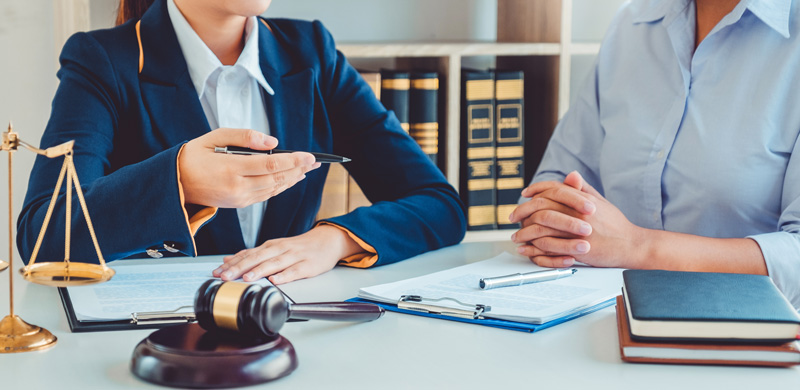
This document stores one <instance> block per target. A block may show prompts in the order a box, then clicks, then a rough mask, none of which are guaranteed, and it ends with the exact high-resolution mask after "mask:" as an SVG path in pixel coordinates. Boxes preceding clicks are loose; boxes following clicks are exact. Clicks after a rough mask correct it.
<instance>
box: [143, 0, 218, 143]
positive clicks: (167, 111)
mask: <svg viewBox="0 0 800 390" xmlns="http://www.w3.org/2000/svg"><path fill="white" fill-rule="evenodd" d="M140 23H141V24H140V29H139V30H140V33H139V39H140V42H141V49H142V50H141V53H142V56H143V58H142V59H143V66H142V70H141V71H140V73H139V85H140V88H141V91H142V100H143V101H144V104H145V107H146V108H147V110H148V112H149V114H150V121H151V123H150V124H151V126H152V129H153V130H152V131H153V136H154V137H155V138H156V139H158V140H159V141H160V142H162V143H163V145H161V146H162V147H163V148H164V149H166V148H170V147H172V146H175V145H177V144H179V143H181V142H184V141H188V140H191V139H194V138H197V137H199V136H201V135H203V134H205V133H207V132H209V131H210V130H211V129H210V128H209V126H208V120H206V116H205V113H204V112H203V107H202V106H201V105H200V99H199V97H198V96H197V91H196V90H195V89H194V85H193V84H192V80H191V77H190V76H189V70H188V68H187V67H186V60H185V59H184V58H183V54H182V52H181V47H180V44H179V43H178V38H177V37H176V36H175V30H174V29H173V27H172V23H171V21H170V19H169V13H168V12H167V4H166V1H164V0H157V1H156V2H155V3H154V4H153V5H152V6H151V7H150V8H149V9H148V10H147V12H145V14H144V16H142V19H141V21H140Z"/></svg>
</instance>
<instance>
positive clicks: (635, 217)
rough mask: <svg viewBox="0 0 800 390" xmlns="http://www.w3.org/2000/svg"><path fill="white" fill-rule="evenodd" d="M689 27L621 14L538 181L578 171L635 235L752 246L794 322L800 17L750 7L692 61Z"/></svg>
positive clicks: (788, 10)
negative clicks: (655, 233)
mask: <svg viewBox="0 0 800 390" xmlns="http://www.w3.org/2000/svg"><path fill="white" fill-rule="evenodd" d="M695 17H696V14H695V3H694V1H691V0H649V1H648V0H644V1H634V2H632V3H628V4H626V5H624V6H623V7H622V8H621V10H620V11H619V13H618V14H617V16H616V18H615V20H614V22H613V23H612V25H611V27H610V28H609V30H608V33H607V34H606V37H605V38H604V41H603V44H602V46H601V49H600V53H599V55H598V58H597V63H596V66H595V68H594V70H593V72H592V73H591V75H590V77H589V78H588V80H587V81H586V84H585V85H584V86H583V88H582V89H581V91H580V93H579V95H578V96H577V97H576V99H575V102H574V103H573V104H572V106H571V107H570V110H569V112H567V114H566V115H565V116H564V118H563V119H562V120H561V122H560V123H559V124H558V126H557V127H556V129H555V132H554V134H553V137H552V138H551V140H550V143H549V144H548V147H547V151H546V153H545V155H544V158H543V161H542V163H541V165H540V166H539V170H538V172H537V173H536V175H535V177H534V179H533V181H534V182H539V181H546V180H555V181H562V180H563V179H564V177H565V175H566V174H567V173H569V172H570V171H572V170H577V171H578V172H580V173H581V174H582V175H583V176H584V178H585V179H586V180H587V182H589V184H591V185H592V186H594V187H595V188H597V189H598V190H599V191H600V192H601V193H602V194H603V195H604V196H605V197H606V198H607V199H608V200H609V201H610V202H612V203H613V204H614V205H616V206H617V207H619V209H620V210H621V211H622V212H623V213H624V214H625V216H626V217H627V218H628V219H629V220H630V221H631V222H633V223H634V224H636V225H638V226H641V227H644V228H648V229H661V230H667V231H674V232H682V233H688V234H694V235H699V236H706V237H718V238H742V237H750V238H752V239H754V240H755V241H756V242H758V245H759V246H760V248H761V251H762V253H763V254H764V258H765V259H766V265H767V268H768V271H769V275H770V277H771V278H772V279H773V281H774V282H775V283H776V284H777V285H778V287H779V288H780V289H781V290H782V291H783V293H784V294H785V295H786V296H787V298H789V300H790V301H791V302H792V304H793V305H794V306H795V307H796V308H800V139H799V138H798V135H799V134H800V40H798V39H800V19H798V18H800V10H798V7H797V2H795V4H792V2H791V0H763V1H759V0H742V1H741V2H740V3H739V4H738V5H737V6H736V8H735V9H734V10H733V11H732V12H731V13H730V14H729V15H727V16H725V17H724V18H723V19H722V20H721V21H720V22H719V24H718V25H717V26H716V27H714V29H713V30H712V31H711V32H710V33H709V34H708V36H707V37H706V38H705V39H704V40H703V41H702V42H701V43H700V45H699V46H698V47H697V50H695V47H694V45H695V25H696V20H695Z"/></svg>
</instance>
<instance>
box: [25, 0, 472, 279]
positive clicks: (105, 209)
mask: <svg viewBox="0 0 800 390" xmlns="http://www.w3.org/2000/svg"><path fill="white" fill-rule="evenodd" d="M264 21H265V22H261V23H258V26H259V29H258V34H259V36H258V39H259V52H260V56H261V70H262V72H263V74H264V77H265V78H266V80H267V82H269V84H270V86H272V88H273V89H274V90H275V95H274V96H273V95H268V94H265V95H264V97H265V105H266V112H267V115H268V119H269V122H270V132H271V135H273V136H275V137H276V138H277V139H278V140H279V143H280V146H281V148H282V149H292V150H303V151H311V152H324V153H334V154H338V155H343V156H347V157H350V158H352V162H349V163H347V164H345V167H346V168H347V170H348V171H349V172H350V174H351V175H352V176H353V178H354V179H355V180H356V181H357V182H358V184H359V185H360V186H361V188H362V189H363V191H364V193H365V195H366V196H367V198H369V200H370V201H371V202H372V203H373V205H372V206H370V207H362V208H359V209H356V210H355V211H353V212H351V213H349V214H346V215H343V216H339V217H335V218H331V219H329V221H330V222H331V223H334V224H336V225H339V226H341V227H344V228H346V229H348V230H349V231H350V232H351V233H353V234H355V235H356V236H357V237H358V238H360V239H361V240H363V241H364V242H366V243H367V244H369V245H370V246H372V247H373V248H374V249H375V250H376V251H377V253H378V260H377V263H375V265H381V264H387V263H392V262H395V261H398V260H402V259H406V258H408V257H411V256H414V255H417V254H420V253H423V252H425V251H429V250H432V249H436V248H440V247H443V246H447V245H452V244H456V243H458V242H459V241H460V240H461V239H462V238H463V237H464V232H465V225H466V222H465V217H464V212H463V209H462V205H461V203H460V201H459V198H458V195H457V194H456V192H455V190H454V189H453V188H452V187H451V186H450V185H449V184H448V183H447V181H446V180H445V178H444V176H443V175H442V173H441V172H440V171H439V170H438V168H436V167H435V166H434V165H433V164H432V163H431V162H430V161H429V159H428V158H427V157H426V155H425V154H423V153H422V151H421V150H420V148H419V147H418V146H417V145H416V143H415V142H414V141H413V140H412V139H411V138H410V137H409V136H408V135H407V134H406V133H405V132H404V131H403V130H402V128H401V127H400V123H399V122H398V120H397V118H396V117H395V116H394V114H393V113H391V112H388V111H386V110H385V109H384V107H383V106H382V105H381V103H380V102H379V101H378V100H377V99H376V98H375V96H374V94H373V92H372V90H371V89H370V87H369V86H368V85H367V84H366V82H365V81H364V80H363V79H362V78H361V76H360V75H359V74H358V72H357V71H356V70H355V69H354V68H353V67H352V66H350V64H348V62H347V60H346V59H345V57H344V56H343V55H342V54H341V53H340V52H338V51H337V50H336V48H335V45H334V41H333V38H332V37H331V35H330V33H329V32H328V31H327V30H326V29H325V28H324V27H323V26H322V24H321V23H320V22H318V21H315V22H304V21H296V20H286V19H265V20H264ZM267 24H268V25H269V28H268V27H267ZM140 42H141V45H140ZM140 50H141V52H140ZM60 61H61V69H60V70H59V72H58V77H59V79H60V81H61V82H60V85H59V87H58V90H57V91H56V95H55V98H54V100H53V106H52V113H51V116H50V121H49V122H48V124H47V128H46V130H45V132H44V135H43V136H42V140H41V147H42V148H46V147H50V146H53V145H57V144H60V143H62V142H65V141H67V140H71V139H74V140H75V141H76V144H75V165H76V168H77V173H78V176H79V179H80V180H81V185H82V186H81V187H82V189H83V191H84V194H85V197H86V203H87V204H88V207H89V211H90V213H91V219H92V223H93V225H94V229H95V231H96V233H97V238H98V241H99V243H100V248H101V250H102V252H103V256H104V257H105V258H107V259H109V260H113V259H119V258H127V257H144V256H143V255H144V253H145V249H147V248H150V247H162V246H163V244H164V243H165V242H166V243H172V244H173V245H174V246H175V247H176V248H177V249H179V250H180V253H182V254H184V255H190V256H192V255H211V254H229V253H235V252H237V251H239V250H241V249H244V242H243V239H242V232H241V229H240V227H239V220H238V217H237V214H236V210H235V209H219V210H218V212H217V214H216V215H215V216H214V218H213V219H211V220H210V221H208V222H207V223H206V224H205V225H204V226H203V227H201V228H200V229H199V231H197V233H196V235H195V236H194V237H192V234H191V232H190V229H189V226H188V222H187V219H186V217H185V215H184V211H183V205H182V204H181V200H180V196H179V191H178V177H177V169H176V166H177V165H176V160H177V154H178V151H179V150H180V148H181V146H182V145H183V144H184V143H185V142H187V141H188V140H191V139H194V138H197V137H199V136H201V135H203V134H205V133H206V132H208V131H210V130H211V129H210V128H209V125H208V122H207V120H206V117H205V115H204V113H203V109H202V107H201V105H200V101H199V98H198V96H197V92H196V91H195V89H194V86H193V84H192V81H191V79H190V77H189V72H188V70H187V66H186V61H185V59H184V57H183V55H182V53H181V48H180V46H179V44H178V41H177V38H176V36H175V32H174V29H173V27H172V24H171V22H170V19H169V16H168V13H167V8H166V2H165V1H163V0H157V1H156V2H155V3H154V4H153V5H152V6H151V7H150V9H148V11H147V12H146V13H145V14H144V15H143V17H142V19H141V23H139V31H138V34H137V21H135V20H133V21H129V22H127V23H125V24H123V25H120V26H117V27H115V28H112V29H107V30H99V31H92V32H88V33H78V34H75V35H73V36H72V37H71V38H70V39H69V40H68V41H67V43H66V44H65V45H64V49H63V51H62V53H61V58H60ZM140 61H142V62H143V63H142V65H141V66H142V68H141V72H140V71H139V67H140ZM61 164H62V159H47V158H45V157H43V156H37V159H36V162H35V164H34V167H33V171H32V172H31V178H30V182H29V185H28V192H27V194H26V196H25V203H24V206H23V208H22V211H21V214H20V216H19V220H18V223H17V225H18V237H17V245H18V247H19V251H20V253H21V254H22V258H23V259H24V261H26V262H27V261H28V260H29V258H30V256H31V252H32V250H33V247H34V244H35V242H36V238H37V235H38V234H39V229H40V227H41V226H42V223H43V220H44V216H45V213H46V210H47V203H48V202H49V198H50V196H51V195H52V191H53V187H54V186H55V183H56V179H57V177H58V174H59V172H60V169H61ZM327 171H328V166H327V164H323V166H322V167H321V168H319V169H316V170H314V171H311V172H309V173H308V174H307V176H306V179H305V180H303V181H301V182H299V183H297V184H296V185H295V186H293V187H292V188H290V189H288V190H286V191H285V192H283V193H281V194H280V195H278V196H276V197H274V198H271V199H270V200H269V203H268V206H267V210H266V213H265V215H264V219H263V225H262V226H261V231H260V234H259V238H258V243H259V244H260V243H263V242H264V241H266V240H270V239H273V238H280V237H288V236H295V235H298V234H301V233H304V232H306V231H308V230H309V229H311V228H312V227H313V226H314V224H315V216H316V214H317V211H318V209H319V205H320V200H321V197H322V188H323V185H324V182H325V176H326V175H327ZM57 202H58V203H57V205H56V208H55V211H54V214H53V220H52V221H51V222H50V228H49V229H48V233H47V238H46V239H45V243H44V244H43V246H42V248H41V252H40V254H39V256H38V258H37V261H61V260H62V259H63V256H64V253H63V251H64V245H63V237H64V226H65V222H64V218H65V212H64V209H65V194H64V191H63V190H62V193H61V195H60V196H59V198H58V201H57ZM72 203H73V208H74V210H73V212H72V219H73V220H72V222H71V223H72V226H73V228H72V253H71V258H72V259H75V260H76V261H87V262H91V261H95V262H96V261H97V256H96V254H95V251H94V248H93V246H92V242H91V239H90V237H89V233H88V229H87V228H86V223H85V222H84V219H83V215H82V213H81V212H80V209H79V208H78V207H79V204H78V201H77V199H74V200H73V202H72ZM193 238H194V239H193Z"/></svg>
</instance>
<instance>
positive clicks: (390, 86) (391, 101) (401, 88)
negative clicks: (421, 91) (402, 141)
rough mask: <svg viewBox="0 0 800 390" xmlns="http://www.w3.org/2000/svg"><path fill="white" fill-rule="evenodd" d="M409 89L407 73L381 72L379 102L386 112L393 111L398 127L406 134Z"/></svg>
mask: <svg viewBox="0 0 800 390" xmlns="http://www.w3.org/2000/svg"><path fill="white" fill-rule="evenodd" d="M410 87H411V80H410V79H409V73H408V72H403V71H395V70H387V69H382V70H381V94H380V100H381V103H383V106H384V107H386V109H387V110H391V111H394V115H395V116H397V119H398V120H399V121H400V126H402V127H403V130H405V131H406V132H408V130H409V128H408V93H409V89H410Z"/></svg>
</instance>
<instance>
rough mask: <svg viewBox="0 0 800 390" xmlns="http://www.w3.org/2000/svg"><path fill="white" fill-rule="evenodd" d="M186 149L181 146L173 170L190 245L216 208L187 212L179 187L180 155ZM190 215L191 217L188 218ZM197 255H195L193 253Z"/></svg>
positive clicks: (184, 199) (214, 213) (212, 215)
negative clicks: (176, 179) (174, 170)
mask: <svg viewBox="0 0 800 390" xmlns="http://www.w3.org/2000/svg"><path fill="white" fill-rule="evenodd" d="M184 147H186V144H183V146H181V149H180V150H179V151H178V158H176V159H175V169H176V170H177V172H178V196H179V197H180V200H181V207H182V208H183V216H184V218H186V226H188V227H189V232H190V233H191V234H192V241H193V242H192V244H194V235H195V234H197V231H198V230H200V228H201V227H202V226H203V225H204V224H205V223H206V222H208V221H209V220H210V219H211V218H214V215H216V214H217V208H216V207H203V206H200V207H201V208H200V209H199V210H191V211H190V210H189V209H188V207H187V205H186V198H184V196H183V186H182V185H181V163H180V161H181V153H183V148H184ZM190 214H191V217H190V216H189V215H190ZM195 252H196V251H195ZM195 255H197V253H195Z"/></svg>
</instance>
